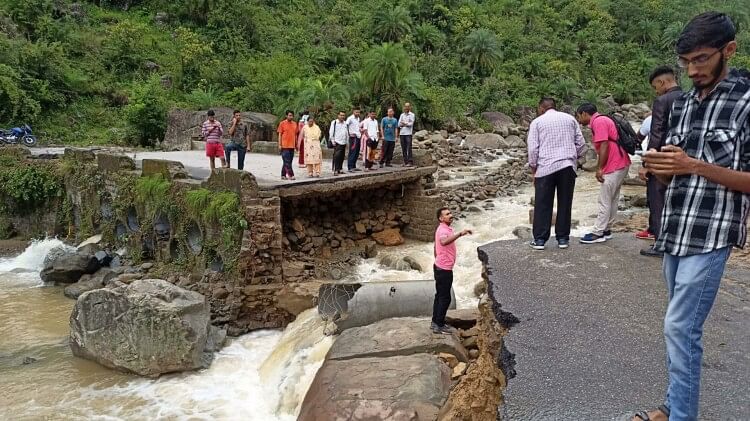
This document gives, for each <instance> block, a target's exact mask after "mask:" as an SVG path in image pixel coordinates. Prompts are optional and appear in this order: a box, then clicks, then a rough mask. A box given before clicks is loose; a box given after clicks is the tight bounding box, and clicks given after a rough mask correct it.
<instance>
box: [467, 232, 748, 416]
mask: <svg viewBox="0 0 750 421" xmlns="http://www.w3.org/2000/svg"><path fill="white" fill-rule="evenodd" d="M571 243H572V245H571V247H570V249H568V250H559V249H557V248H556V247H555V248H551V247H549V246H548V248H547V250H545V251H541V252H540V251H534V250H532V249H530V248H529V247H528V245H526V242H525V241H502V242H495V243H491V244H488V245H486V246H482V247H480V248H479V250H480V256H481V254H482V253H486V255H487V258H488V269H489V274H490V275H489V280H490V287H491V294H492V297H493V299H495V301H496V302H498V303H499V304H501V306H502V309H503V310H504V311H507V312H510V313H512V314H513V315H515V316H516V317H517V318H518V319H520V323H518V324H517V325H515V326H514V327H512V328H511V329H510V331H509V333H508V335H507V336H506V338H505V345H506V347H507V348H508V350H509V351H510V352H512V353H515V361H516V366H515V370H516V372H517V376H516V377H515V378H514V379H511V380H509V382H508V387H507V389H506V392H505V403H504V405H503V406H502V407H501V408H500V412H501V415H502V419H503V420H562V419H585V420H628V419H630V418H629V417H630V416H632V414H633V412H634V411H636V410H642V409H653V408H655V407H656V406H658V405H659V404H661V403H662V402H663V399H664V393H665V388H666V385H667V377H666V376H667V375H666V369H665V351H664V340H663V335H662V330H663V329H662V319H663V316H664V311H665V309H666V287H665V285H664V280H663V277H662V274H661V259H657V258H649V257H642V256H640V255H639V254H638V250H639V248H640V247H642V246H644V242H643V241H642V240H636V239H635V238H633V237H632V235H631V234H620V235H619V236H617V237H615V239H614V240H612V241H608V242H607V243H605V244H595V245H582V244H579V243H578V241H577V239H575V240H574V241H572V242H571ZM551 244H552V245H554V242H551ZM749 300H750V271H748V270H746V269H745V270H743V269H740V268H731V269H728V270H727V271H726V274H725V279H724V281H722V287H721V289H720V292H719V296H718V297H717V300H716V303H715V305H714V308H713V310H712V312H711V315H710V316H709V319H708V321H707V322H706V325H705V329H704V359H703V383H702V395H701V419H702V420H748V419H750V329H749V328H748V327H750V305H748V302H749Z"/></svg>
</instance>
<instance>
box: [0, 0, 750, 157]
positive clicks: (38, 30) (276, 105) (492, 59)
mask: <svg viewBox="0 0 750 421" xmlns="http://www.w3.org/2000/svg"><path fill="white" fill-rule="evenodd" d="M710 9H718V10H721V11H724V12H727V13H729V14H730V15H731V16H732V17H733V18H734V19H735V20H736V22H737V23H738V27H739V28H740V34H739V37H738V42H739V46H740V49H739V54H738V55H737V56H736V57H735V58H734V59H733V62H732V65H734V66H738V67H746V68H747V67H750V31H745V29H744V28H747V27H749V25H748V23H750V12H748V10H749V9H748V8H747V7H746V0H722V1H720V2H717V1H709V0H607V1H601V0H577V1H573V0H447V1H445V0H441V1H438V0H407V1H406V2H400V3H393V2H387V1H382V0H376V1H375V2H365V1H361V0H354V1H351V0H350V1H343V0H314V1H313V0H293V1H290V2H280V1H277V0H232V1H229V0H186V1H182V2H175V1H166V0H89V1H77V2H74V1H72V0H2V1H0V57H3V59H2V63H0V104H2V106H0V127H1V126H14V125H19V124H22V123H29V124H31V125H32V126H33V127H34V129H35V131H36V132H37V133H39V134H41V137H42V139H46V140H48V141H54V142H63V143H98V144H127V143H130V144H140V145H151V144H153V142H154V140H155V139H158V138H159V137H161V136H162V135H163V132H164V129H165V124H164V123H160V122H165V121H166V112H167V111H168V110H169V108H171V107H185V108H189V109H205V108H207V107H211V106H229V107H236V108H240V109H243V110H250V111H257V112H269V113H279V112H280V110H284V109H286V108H291V109H294V110H295V111H301V110H303V109H310V110H313V111H316V112H318V113H321V114H323V117H324V118H330V116H332V115H333V114H334V113H335V111H338V110H340V109H343V110H348V109H349V108H350V107H351V106H353V105H358V106H362V107H365V108H372V109H375V110H376V111H378V112H379V113H382V112H383V111H384V108H386V107H388V106H396V107H397V108H399V106H400V105H401V104H402V103H403V102H404V101H409V102H412V103H413V104H414V108H415V112H416V114H417V115H418V118H419V121H420V123H421V124H424V125H427V126H431V127H439V126H441V125H442V124H444V123H445V122H447V121H449V120H455V121H457V122H458V123H459V124H462V125H463V124H470V122H471V120H470V119H468V117H476V116H478V115H479V114H480V113H481V112H482V111H489V110H493V111H494V110H497V111H503V112H506V113H513V112H514V111H515V110H516V109H517V108H518V107H519V106H528V105H534V104H535V103H536V102H537V101H538V99H539V97H540V96H542V95H551V96H554V97H556V98H558V99H559V100H561V101H563V102H566V103H570V104H573V105H575V104H577V103H580V102H582V101H594V102H596V101H601V100H602V98H604V97H606V96H610V95H611V96H612V97H614V99H615V100H617V101H619V102H633V101H648V100H650V99H651V98H652V95H653V94H652V92H651V90H650V88H649V85H648V81H647V77H648V73H649V72H650V71H651V69H652V68H653V67H655V66H657V65H661V64H674V63H675V54H674V51H673V46H674V42H675V40H676V38H677V36H678V35H679V33H680V31H681V30H682V27H683V26H684V25H685V23H686V22H688V21H689V19H690V18H691V17H692V16H694V15H696V14H698V13H700V12H702V11H705V10H710Z"/></svg>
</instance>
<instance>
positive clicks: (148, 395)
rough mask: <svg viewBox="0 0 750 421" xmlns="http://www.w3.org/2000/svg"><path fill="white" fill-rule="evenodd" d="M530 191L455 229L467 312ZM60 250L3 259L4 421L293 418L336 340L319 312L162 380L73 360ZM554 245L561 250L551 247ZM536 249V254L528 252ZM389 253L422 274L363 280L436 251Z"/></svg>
mask: <svg viewBox="0 0 750 421" xmlns="http://www.w3.org/2000/svg"><path fill="white" fill-rule="evenodd" d="M597 188H598V186H597V184H596V182H595V181H594V180H593V177H591V175H590V174H588V175H586V176H583V177H579V180H578V186H577V189H576V190H577V192H576V199H575V205H574V211H573V218H574V219H578V220H579V221H580V223H581V225H580V228H578V229H576V230H575V231H574V235H581V234H582V233H583V232H584V231H585V230H586V228H588V227H589V226H590V225H591V224H592V223H593V221H592V218H591V216H592V214H594V213H596V193H597ZM530 192H531V190H530V188H529V189H526V190H524V191H521V192H520V194H518V195H516V196H513V197H507V198H501V199H497V200H495V209H492V210H488V211H483V212H481V213H472V214H467V215H466V217H465V218H463V219H461V220H459V221H457V222H456V223H455V226H456V229H462V228H472V229H474V230H475V235H473V236H470V237H465V238H462V239H461V240H459V243H458V254H459V258H458V265H457V267H456V269H455V280H456V281H455V292H456V296H457V300H458V304H459V307H470V306H474V305H476V302H477V301H476V297H474V294H473V287H474V285H475V284H476V283H477V282H478V281H480V280H481V277H480V274H481V265H480V262H479V260H478V259H477V254H476V247H477V246H478V245H480V244H484V243H486V242H489V241H492V240H498V239H509V238H514V237H513V234H512V231H513V228H515V227H516V226H518V225H523V224H528V209H529V208H530V206H529V198H530ZM60 244H62V243H61V242H60V241H58V240H55V239H47V240H42V241H38V242H35V243H33V244H32V245H31V246H29V247H28V248H27V249H26V250H25V251H24V252H23V253H22V254H21V255H18V256H14V257H6V258H0V419H2V420H6V419H7V420H47V419H49V420H144V419H165V420H257V421H261V420H262V421H273V420H281V421H286V420H294V419H296V415H297V412H298V411H299V406H300V405H301V401H302V399H303V398H304V395H305V393H306V391H307V388H308V387H309V385H310V383H311V382H312V380H313V377H314V376H315V372H316V371H317V369H318V368H319V367H320V365H321V364H322V362H323V358H324V356H325V354H326V352H327V351H328V349H329V348H330V346H331V344H332V343H333V338H331V337H325V336H324V335H323V323H322V322H321V321H320V320H319V319H318V318H317V317H316V313H315V311H314V310H308V311H307V312H305V313H303V314H301V315H300V316H299V317H298V318H297V320H296V321H295V322H294V323H292V324H291V325H290V326H288V327H287V328H286V329H285V330H284V331H280V330H265V331H257V332H253V333H250V334H247V335H243V336H240V337H238V338H234V339H232V340H231V341H230V342H229V344H228V346H226V347H225V348H224V349H223V350H222V351H220V352H219V353H218V355H217V357H216V359H215V361H214V362H213V364H212V365H211V367H210V368H208V369H206V370H202V371H198V372H194V373H183V374H176V375H167V376H162V377H161V378H159V379H158V380H151V379H143V378H139V377H137V376H132V375H127V374H122V373H118V372H115V371H112V370H108V369H105V368H103V367H101V366H99V365H97V364H95V363H93V362H89V361H86V360H82V359H79V358H75V357H73V356H72V354H71V352H70V349H69V347H68V344H67V336H68V317H69V315H70V311H71V309H72V306H73V303H74V302H73V301H72V300H70V299H68V298H66V297H64V296H63V293H62V288H61V287H56V286H45V285H43V283H42V282H41V281H40V279H39V274H38V273H39V270H40V269H41V265H42V262H43V260H44V256H45V255H46V254H47V252H48V251H49V250H50V249H51V248H53V247H55V246H57V245H60ZM550 245H554V242H552V243H551V244H550ZM530 252H531V250H530ZM381 253H393V254H397V255H399V256H405V255H410V256H412V257H413V258H415V259H416V260H417V261H418V262H419V263H420V265H421V266H422V267H423V268H424V272H422V273H420V272H417V271H406V272H404V271H396V270H391V269H387V268H385V267H383V266H381V265H379V264H378V263H377V260H376V259H371V260H368V261H364V262H363V263H362V264H361V265H360V266H359V267H358V268H357V273H356V274H355V275H354V279H350V280H356V281H368V280H392V281H398V280H410V279H429V278H431V271H430V269H431V265H432V245H431V244H428V243H418V242H410V243H407V244H405V245H403V246H399V247H396V248H393V249H389V250H383V251H381Z"/></svg>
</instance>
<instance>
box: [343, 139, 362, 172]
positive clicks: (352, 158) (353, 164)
mask: <svg viewBox="0 0 750 421" xmlns="http://www.w3.org/2000/svg"><path fill="white" fill-rule="evenodd" d="M359 146H360V145H359V138H358V137H355V136H349V156H348V157H347V158H346V160H347V161H346V168H347V169H348V170H349V171H351V170H353V169H355V168H357V160H358V159H359Z"/></svg>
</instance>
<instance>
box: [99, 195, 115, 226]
mask: <svg viewBox="0 0 750 421" xmlns="http://www.w3.org/2000/svg"><path fill="white" fill-rule="evenodd" d="M99 209H100V211H101V213H102V218H103V219H104V220H107V221H109V220H110V219H112V216H113V215H114V213H113V212H112V200H111V199H110V198H109V197H106V196H105V197H102V201H101V205H100V208H99Z"/></svg>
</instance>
